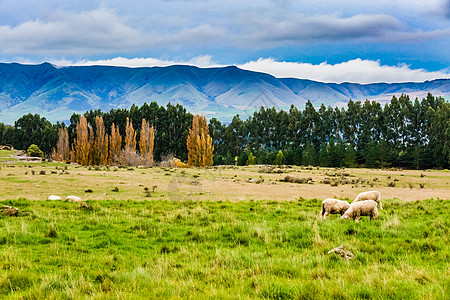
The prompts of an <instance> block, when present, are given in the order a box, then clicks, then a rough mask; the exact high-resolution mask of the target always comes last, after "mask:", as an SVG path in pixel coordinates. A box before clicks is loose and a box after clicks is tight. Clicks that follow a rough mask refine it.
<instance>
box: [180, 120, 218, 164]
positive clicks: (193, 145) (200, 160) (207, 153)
mask: <svg viewBox="0 0 450 300" xmlns="http://www.w3.org/2000/svg"><path fill="white" fill-rule="evenodd" d="M186 143H187V148H188V165H189V166H190V167H191V166H195V167H205V166H212V163H213V151H214V145H213V141H212V138H211V137H210V135H209V128H208V124H207V122H206V118H205V116H199V115H195V116H194V117H193V119H192V128H191V129H189V135H188V138H187V140H186Z"/></svg>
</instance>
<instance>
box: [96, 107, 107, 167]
mask: <svg viewBox="0 0 450 300" xmlns="http://www.w3.org/2000/svg"><path fill="white" fill-rule="evenodd" d="M94 148H95V150H94V152H95V154H94V157H95V160H94V162H95V164H99V165H103V166H106V165H107V164H108V156H109V155H108V135H107V134H106V131H105V125H104V123H103V118H102V117H100V116H97V117H96V118H95V143H94Z"/></svg>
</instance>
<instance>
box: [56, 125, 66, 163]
mask: <svg viewBox="0 0 450 300" xmlns="http://www.w3.org/2000/svg"><path fill="white" fill-rule="evenodd" d="M69 154H70V146H69V132H68V130H67V128H60V129H59V130H58V142H57V143H56V148H53V152H52V159H53V160H57V161H68V160H70V157H69Z"/></svg>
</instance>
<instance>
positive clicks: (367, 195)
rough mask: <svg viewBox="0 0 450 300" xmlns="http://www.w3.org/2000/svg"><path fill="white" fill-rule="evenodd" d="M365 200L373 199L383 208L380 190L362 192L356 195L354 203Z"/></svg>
mask: <svg viewBox="0 0 450 300" xmlns="http://www.w3.org/2000/svg"><path fill="white" fill-rule="evenodd" d="M364 200H373V201H375V202H376V203H378V205H379V206H380V209H383V206H382V205H381V193H380V192H379V191H370V192H362V193H360V194H359V195H358V196H356V198H355V200H354V201H353V202H352V203H355V202H358V201H364Z"/></svg>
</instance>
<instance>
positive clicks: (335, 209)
mask: <svg viewBox="0 0 450 300" xmlns="http://www.w3.org/2000/svg"><path fill="white" fill-rule="evenodd" d="M349 207H350V204H349V203H348V202H347V201H342V200H337V199H332V198H327V199H325V200H323V201H322V210H321V211H320V217H321V218H323V219H326V218H327V216H328V215H329V214H339V215H342V214H344V212H345V211H346V210H347V209H348V208H349Z"/></svg>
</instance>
